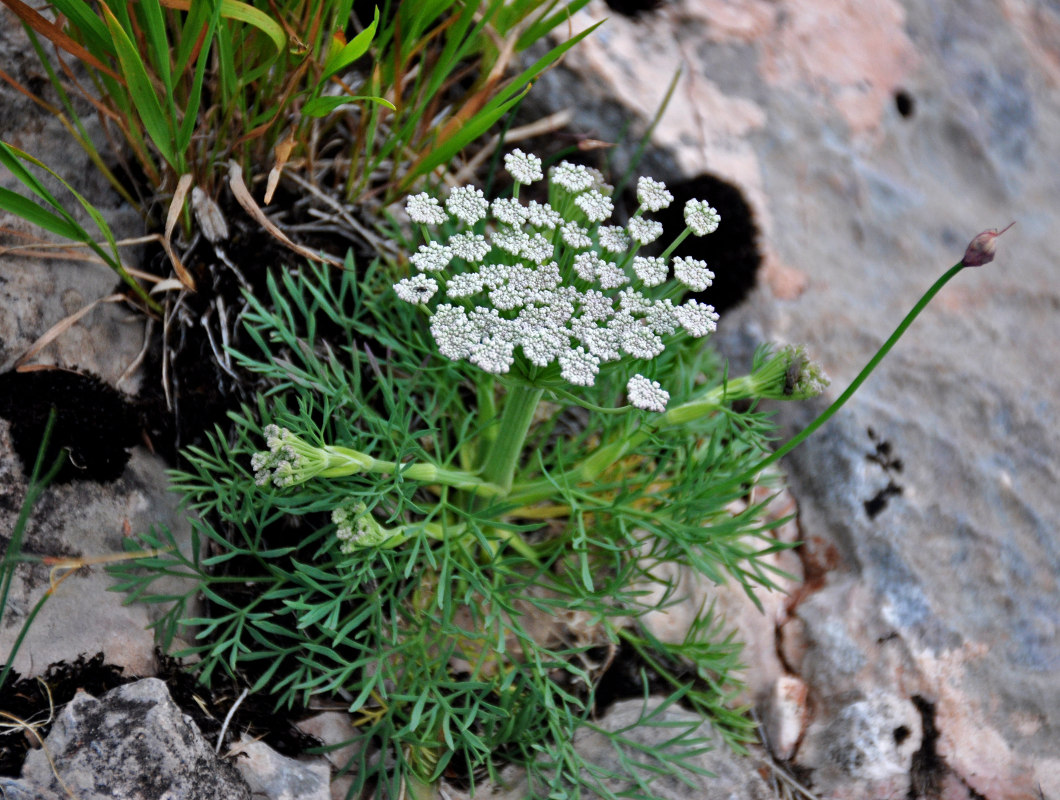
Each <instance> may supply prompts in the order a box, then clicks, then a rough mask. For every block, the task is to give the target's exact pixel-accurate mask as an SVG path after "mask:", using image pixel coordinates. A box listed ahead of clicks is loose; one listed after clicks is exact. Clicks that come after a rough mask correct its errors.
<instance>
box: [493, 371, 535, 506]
mask: <svg viewBox="0 0 1060 800" xmlns="http://www.w3.org/2000/svg"><path fill="white" fill-rule="evenodd" d="M542 394H544V389H537V388H530V387H524V386H513V387H512V388H511V389H510V390H509V392H508V396H507V397H506V398H505V399H504V408H503V409H502V410H501V416H500V419H499V420H498V422H497V426H496V431H497V435H496V438H494V439H493V440H492V441H491V442H490V443H489V449H488V450H487V451H486V458H485V460H484V461H483V462H482V470H481V475H482V480H484V481H485V482H486V483H487V484H488V485H490V486H493V487H496V488H498V489H499V490H500V491H499V492H497V494H507V493H508V491H509V490H510V489H511V488H512V479H513V478H514V476H515V468H516V467H517V466H518V463H519V456H520V455H521V454H522V452H523V443H524V442H525V441H526V434H527V432H528V431H529V430H530V423H531V422H532V421H533V419H534V411H536V410H537V404H538V402H539V401H540V400H541V395H542Z"/></svg>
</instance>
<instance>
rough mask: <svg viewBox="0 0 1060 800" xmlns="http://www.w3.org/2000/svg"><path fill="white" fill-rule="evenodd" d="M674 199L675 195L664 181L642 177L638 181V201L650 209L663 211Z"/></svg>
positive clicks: (643, 206)
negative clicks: (668, 189)
mask: <svg viewBox="0 0 1060 800" xmlns="http://www.w3.org/2000/svg"><path fill="white" fill-rule="evenodd" d="M673 201H674V196H673V195H672V194H670V192H669V191H667V189H666V184H665V183H663V182H662V181H656V180H652V179H651V178H640V180H638V181H637V202H638V203H640V205H641V207H642V208H645V209H647V210H648V211H662V210H663V209H664V208H666V207H667V206H669V205H670V203H672V202H673Z"/></svg>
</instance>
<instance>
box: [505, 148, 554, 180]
mask: <svg viewBox="0 0 1060 800" xmlns="http://www.w3.org/2000/svg"><path fill="white" fill-rule="evenodd" d="M504 168H505V169H506V170H508V173H509V174H510V175H511V176H512V177H513V178H515V180H516V182H518V183H533V182H534V181H539V180H541V179H542V178H543V177H545V176H544V173H543V172H541V159H540V158H538V157H537V156H535V155H534V154H533V153H524V152H523V151H522V150H520V149H519V148H516V149H515V150H512V152H510V153H508V155H506V156H505V157H504Z"/></svg>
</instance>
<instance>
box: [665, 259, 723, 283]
mask: <svg viewBox="0 0 1060 800" xmlns="http://www.w3.org/2000/svg"><path fill="white" fill-rule="evenodd" d="M674 277H676V278H677V280H679V281H681V283H683V284H684V285H685V286H687V287H688V288H689V289H691V290H692V291H695V292H702V291H703V290H704V289H706V288H707V287H708V286H710V284H711V283H713V282H714V273H713V272H711V271H710V270H709V269H707V262H706V261H699V260H697V259H695V258H683V257H681V256H678V257H677V258H675V259H674Z"/></svg>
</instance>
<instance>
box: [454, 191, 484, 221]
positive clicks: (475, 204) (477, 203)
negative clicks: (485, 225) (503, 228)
mask: <svg viewBox="0 0 1060 800" xmlns="http://www.w3.org/2000/svg"><path fill="white" fill-rule="evenodd" d="M489 207H490V205H489V203H487V202H486V198H485V197H484V196H483V194H482V190H481V189H476V188H475V187H474V186H458V187H456V188H455V189H453V190H452V191H451V192H449V198H448V199H447V200H446V201H445V209H446V211H448V212H449V213H450V214H452V215H453V216H454V217H456V218H457V219H458V220H460V221H461V222H463V223H464V224H465V225H474V224H475V223H476V222H478V221H479V220H480V219H485V217H486V212H487V211H489Z"/></svg>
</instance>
